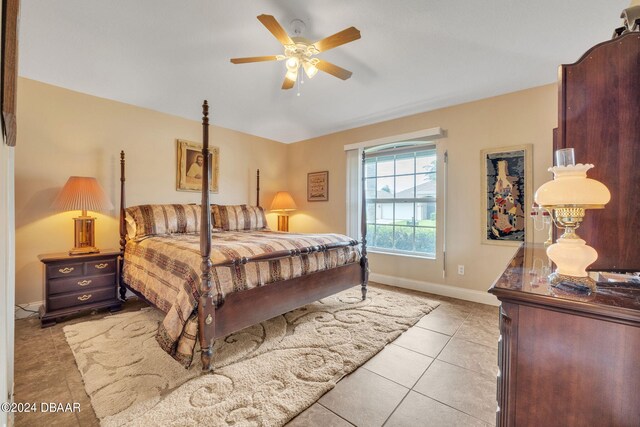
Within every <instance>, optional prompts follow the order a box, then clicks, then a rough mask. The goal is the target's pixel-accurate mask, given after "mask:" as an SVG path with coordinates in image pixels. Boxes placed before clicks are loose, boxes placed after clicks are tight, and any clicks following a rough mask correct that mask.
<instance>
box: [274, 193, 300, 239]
mask: <svg viewBox="0 0 640 427" xmlns="http://www.w3.org/2000/svg"><path fill="white" fill-rule="evenodd" d="M296 209H298V207H297V206H296V202H294V201H293V197H291V194H289V193H288V192H287V191H278V192H277V193H276V197H274V198H273V203H271V211H272V212H278V213H279V214H280V213H282V214H280V215H278V231H289V215H288V214H287V213H288V212H291V211H295V210H296Z"/></svg>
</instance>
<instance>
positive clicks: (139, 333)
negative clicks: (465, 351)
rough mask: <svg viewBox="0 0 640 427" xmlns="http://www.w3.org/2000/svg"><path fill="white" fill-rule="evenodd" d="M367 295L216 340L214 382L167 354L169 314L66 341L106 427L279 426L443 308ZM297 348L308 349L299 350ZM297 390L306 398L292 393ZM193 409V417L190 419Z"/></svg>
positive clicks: (96, 326) (134, 316)
mask: <svg viewBox="0 0 640 427" xmlns="http://www.w3.org/2000/svg"><path fill="white" fill-rule="evenodd" d="M359 293H360V291H359V288H352V289H349V290H347V291H344V292H341V293H339V294H336V295H333V296H330V297H328V298H324V299H322V300H320V301H318V302H315V303H312V304H309V305H307V306H305V307H302V308H299V309H296V310H293V311H291V312H288V313H286V314H284V315H281V316H277V317H275V318H273V319H270V320H268V321H266V322H262V323H260V324H258V325H254V326H251V327H249V328H246V329H244V330H242V331H239V332H236V333H234V334H231V335H230V336H228V337H225V338H224V339H219V340H216V345H215V353H214V357H215V360H214V366H215V371H214V373H213V374H208V375H201V374H200V364H199V360H198V361H197V362H194V364H193V365H192V366H191V368H190V369H188V370H187V369H184V368H183V367H182V366H181V365H180V364H179V363H178V362H176V361H175V360H173V359H172V358H171V357H170V356H169V355H168V354H166V353H164V351H162V350H161V349H160V347H159V346H158V344H157V342H155V339H154V335H155V330H154V328H156V329H157V325H158V324H159V323H160V322H161V320H162V316H161V314H162V313H161V312H159V311H158V310H155V309H153V308H150V307H149V308H143V309H141V310H138V311H132V312H125V313H119V314H116V315H112V316H106V317H105V318H102V319H99V320H92V321H87V322H82V323H77V324H74V325H68V326H65V327H64V328H63V331H64V333H65V338H66V340H67V343H68V345H69V346H70V347H71V351H72V353H73V356H74V358H75V361H76V365H77V366H78V369H79V371H80V374H81V376H82V380H83V384H84V387H85V391H86V392H87V394H88V395H89V397H90V399H91V405H92V407H93V408H94V410H95V413H96V416H97V417H98V418H99V419H100V422H101V425H102V426H121V425H149V423H161V424H180V425H191V424H200V425H212V426H227V425H230V424H238V423H240V424H242V422H243V421H244V422H253V423H255V425H265V426H276V425H278V426H279V425H284V424H285V423H286V422H288V421H289V420H291V419H292V418H294V417H295V416H297V415H298V414H299V413H300V412H302V411H304V410H305V409H306V408H308V407H309V406H311V405H313V403H315V402H316V401H317V400H318V399H319V398H320V397H322V395H324V394H325V393H326V392H328V391H329V390H331V389H333V388H334V387H335V385H336V384H337V383H338V382H339V381H340V380H341V379H342V378H344V377H345V376H347V375H349V374H350V373H352V372H353V371H355V370H356V369H357V368H358V367H360V366H362V365H363V364H364V363H366V362H367V361H368V360H370V359H371V358H373V357H374V356H375V355H377V354H378V353H379V352H380V351H382V350H383V349H384V348H385V347H386V346H387V345H388V344H389V343H391V342H393V341H394V340H395V339H397V338H398V337H399V336H400V335H401V334H402V333H404V332H405V331H406V330H408V329H409V328H410V327H411V326H413V325H415V324H416V323H417V322H418V321H419V320H420V319H421V318H422V317H423V316H425V315H427V314H429V313H430V312H431V311H433V309H435V308H436V307H438V306H439V303H438V302H437V301H433V300H431V299H429V298H428V297H427V296H422V295H419V294H416V293H414V292H405V291H393V290H388V289H384V288H378V287H370V288H369V298H368V300H367V301H365V302H362V301H358V300H359ZM381 301H382V302H388V303H389V304H390V305H388V306H387V305H385V304H380V302H381ZM394 309H396V311H394ZM367 316H368V317H367ZM383 320H384V321H383ZM129 321H130V322H129ZM365 324H366V325H365ZM105 327H106V330H103V329H104V328H105ZM314 327H315V329H314ZM349 328H351V329H349ZM374 328H378V330H377V331H376V330H375V329H374ZM307 329H309V330H307ZM371 329H374V330H373V331H372V330H371ZM372 332H374V333H372ZM345 334H346V335H347V337H345V336H344V335H345ZM352 334H356V335H352ZM367 334H368V335H371V336H369V337H364V336H362V335H367ZM383 334H386V335H385V336H384V337H382V335H383ZM295 338H298V339H300V340H301V343H300V344H296V345H292V344H293V343H296V341H295ZM140 339H141V340H142V341H141V342H137V341H136V340H138V341H139V340H140ZM374 341H375V342H374ZM113 344H118V345H115V346H114V345H113ZM318 344H320V345H318ZM197 351H198V352H199V350H198V349H197ZM274 354H275V355H274ZM197 359H199V356H198V357H197ZM272 359H273V360H272ZM269 363H274V366H271V365H269ZM261 367H262V368H265V369H264V370H261V369H260V368H261ZM275 373H278V374H279V375H280V376H278V377H276V376H275ZM253 376H255V378H253ZM294 383H295V384H294ZM292 384H293V385H295V386H300V387H302V389H303V390H302V391H300V390H296V391H295V392H291V391H289V386H291V385H292ZM242 387H244V390H243V389H242ZM243 392H244V394H243ZM134 393H135V396H132V395H133V394H134ZM189 393H191V394H189ZM236 394H237V395H238V396H235V395H236ZM185 395H186V396H187V397H186V398H185ZM229 395H232V396H231V397H229ZM291 402H293V403H291ZM189 405H190V406H191V407H192V408H191V409H192V410H193V413H185V412H186V411H185V410H184V406H189ZM167 408H169V409H167ZM180 413H181V415H180ZM172 417H173V418H172ZM176 417H178V418H177V419H176Z"/></svg>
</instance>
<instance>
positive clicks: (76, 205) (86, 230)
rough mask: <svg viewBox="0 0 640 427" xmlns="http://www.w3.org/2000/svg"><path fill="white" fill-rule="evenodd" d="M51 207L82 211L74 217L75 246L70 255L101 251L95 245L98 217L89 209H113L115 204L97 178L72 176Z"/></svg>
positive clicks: (98, 210) (61, 209)
mask: <svg viewBox="0 0 640 427" xmlns="http://www.w3.org/2000/svg"><path fill="white" fill-rule="evenodd" d="M51 207H52V208H53V209H55V210H57V211H76V210H79V211H82V214H81V216H79V217H76V218H73V222H74V247H73V249H71V250H70V251H69V255H82V254H92V253H98V252H100V250H99V249H98V248H96V245H95V221H96V218H94V217H91V216H88V215H87V211H94V212H100V211H107V210H110V209H113V205H112V204H111V202H110V201H109V199H107V196H106V195H105V194H104V191H103V190H102V187H100V184H99V183H98V181H97V180H96V179H95V178H91V177H86V176H72V177H70V178H69V179H68V180H67V183H66V184H65V185H64V187H62V190H60V193H58V196H57V197H56V199H55V200H54V201H53V204H52V205H51Z"/></svg>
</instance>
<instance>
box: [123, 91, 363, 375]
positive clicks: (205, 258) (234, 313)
mask: <svg viewBox="0 0 640 427" xmlns="http://www.w3.org/2000/svg"><path fill="white" fill-rule="evenodd" d="M202 110H203V118H202V134H203V135H202V136H203V141H202V142H203V147H202V154H203V156H204V169H205V170H206V171H209V169H210V167H211V165H210V164H209V161H208V159H209V156H208V152H209V117H208V116H209V106H208V103H207V101H206V100H205V101H204V104H203V106H202ZM364 162H365V156H364V153H363V155H362V166H363V167H362V171H363V173H362V178H361V179H362V183H363V185H364ZM208 180H209V174H208V173H206V174H204V175H203V182H202V208H201V215H202V216H201V232H200V253H201V256H202V263H201V273H202V274H201V279H202V283H201V288H200V291H201V296H200V300H199V304H198V325H199V337H198V338H199V341H200V347H201V349H202V350H201V360H202V370H203V372H211V371H212V370H213V366H212V363H211V362H212V355H213V341H214V340H215V339H216V338H220V337H222V336H220V335H218V334H217V333H216V331H217V327H216V323H217V322H220V323H222V324H223V325H224V324H227V325H229V324H244V325H245V326H249V325H252V324H255V323H258V322H260V321H264V320H268V319H270V318H272V317H275V316H277V315H281V314H283V313H285V312H286V311H290V310H292V309H294V308H297V307H301V306H304V305H306V304H308V303H310V302H313V301H316V300H317V299H318V298H323V297H326V296H329V295H332V294H333V293H335V292H339V291H341V290H344V289H348V288H349V287H351V286H356V285H357V283H358V282H354V283H350V284H349V285H347V284H346V283H344V282H343V281H341V280H339V279H336V277H335V276H334V275H335V274H336V271H339V272H343V273H344V272H346V275H347V276H348V277H349V278H353V277H352V276H353V272H354V271H357V272H358V273H359V274H358V276H359V277H358V279H359V283H360V286H361V288H360V289H361V295H362V299H363V300H364V299H366V295H367V283H368V280H369V263H368V259H367V247H366V243H367V239H366V235H367V228H366V227H367V226H366V222H367V221H366V199H365V197H366V196H365V194H364V191H363V192H362V223H361V233H362V241H361V242H360V243H359V244H360V245H361V258H360V262H359V263H358V264H355V263H354V264H349V265H347V266H342V267H339V268H337V269H329V270H323V271H320V272H316V273H313V274H310V275H307V276H308V277H307V278H305V279H302V278H294V279H290V280H284V281H280V282H277V283H275V284H274V286H268V285H267V286H263V287H259V288H255V289H252V290H248V291H243V292H240V293H246V294H247V295H253V293H251V292H252V291H255V292H256V293H258V294H260V295H262V296H263V298H267V297H273V298H278V297H279V296H282V293H283V292H282V289H292V288H291V287H292V286H295V284H297V287H296V289H295V290H289V291H285V292H284V293H285V294H286V296H291V297H292V298H293V299H292V301H291V302H290V303H289V302H288V301H287V304H286V307H287V310H286V311H284V312H275V311H270V310H264V311H263V312H262V313H263V314H262V316H267V317H260V318H258V317H255V316H254V315H253V314H251V313H252V311H253V310H255V302H254V303H253V304H251V303H249V302H244V301H248V300H246V298H247V297H246V296H245V297H231V300H232V301H238V302H237V303H234V302H232V303H229V306H228V308H226V309H224V308H223V307H224V305H226V304H227V303H226V301H225V300H226V298H225V295H223V293H222V290H221V289H217V290H216V299H215V300H214V296H213V293H212V292H211V291H212V284H211V268H212V267H214V265H213V264H212V262H211V259H210V254H211V226H212V224H211V213H210V198H209V197H210V196H209V191H208V188H209V185H208ZM256 187H257V194H256V202H259V201H260V195H259V188H260V172H259V171H258V173H257V186H256ZM363 188H364V187H363ZM204 230H208V232H205V231H204ZM119 232H120V250H121V253H122V255H121V257H120V258H119V259H118V273H117V277H118V282H119V283H118V285H119V287H120V298H121V299H122V301H124V300H125V299H126V290H127V289H130V290H131V291H132V292H133V293H134V294H136V295H137V296H138V297H140V298H142V299H143V300H145V301H147V302H149V301H148V300H147V299H146V298H144V296H143V295H141V294H140V293H139V292H136V291H135V290H134V289H132V288H130V287H129V286H128V285H127V284H126V283H125V282H124V280H123V277H122V271H123V268H122V267H123V263H124V251H125V246H126V223H125V155H124V151H121V152H120V230H119ZM357 244H358V242H357V241H355V240H353V241H351V242H349V243H348V245H357ZM332 246H336V247H339V246H343V245H342V244H340V245H321V246H317V247H314V248H312V251H310V252H308V253H311V252H315V251H322V250H328V249H329V248H330V247H332ZM300 253H302V251H300ZM296 254H297V251H288V255H289V256H291V255H296ZM270 255H271V256H275V258H274V259H279V258H281V257H282V256H283V255H284V253H275V254H270ZM268 260H271V257H270V256H257V257H253V258H241V259H238V260H234V261H232V262H231V263H228V262H225V263H222V264H223V265H224V266H228V265H240V264H246V263H248V262H257V261H268ZM356 265H357V267H355V268H354V266H356ZM217 266H221V265H217ZM327 282H329V285H328V284H327ZM300 285H302V286H300ZM323 287H324V288H326V290H331V292H329V293H325V292H321V289H322V288H323ZM262 293H264V295H263V294H262ZM271 294H273V296H272V295H271ZM232 295H235V293H234V294H232ZM310 298H312V299H310ZM151 305H153V304H151ZM237 307H244V308H243V309H241V310H240V309H238V308H237ZM278 307H282V305H278ZM216 311H219V313H216ZM226 313H228V314H226ZM247 313H250V315H249V318H251V319H254V318H255V319H256V321H252V323H246V321H245V320H244V317H245V316H247ZM227 317H229V319H227ZM234 322H235V323H234ZM220 328H221V331H226V330H229V329H230V328H231V327H229V326H221V327H220Z"/></svg>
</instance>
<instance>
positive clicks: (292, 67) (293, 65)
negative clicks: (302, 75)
mask: <svg viewBox="0 0 640 427" xmlns="http://www.w3.org/2000/svg"><path fill="white" fill-rule="evenodd" d="M286 65H287V70H288V71H289V72H294V71H297V70H298V68H299V67H300V60H299V59H298V58H296V57H295V56H292V57H290V58H289V59H287V62H286Z"/></svg>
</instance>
